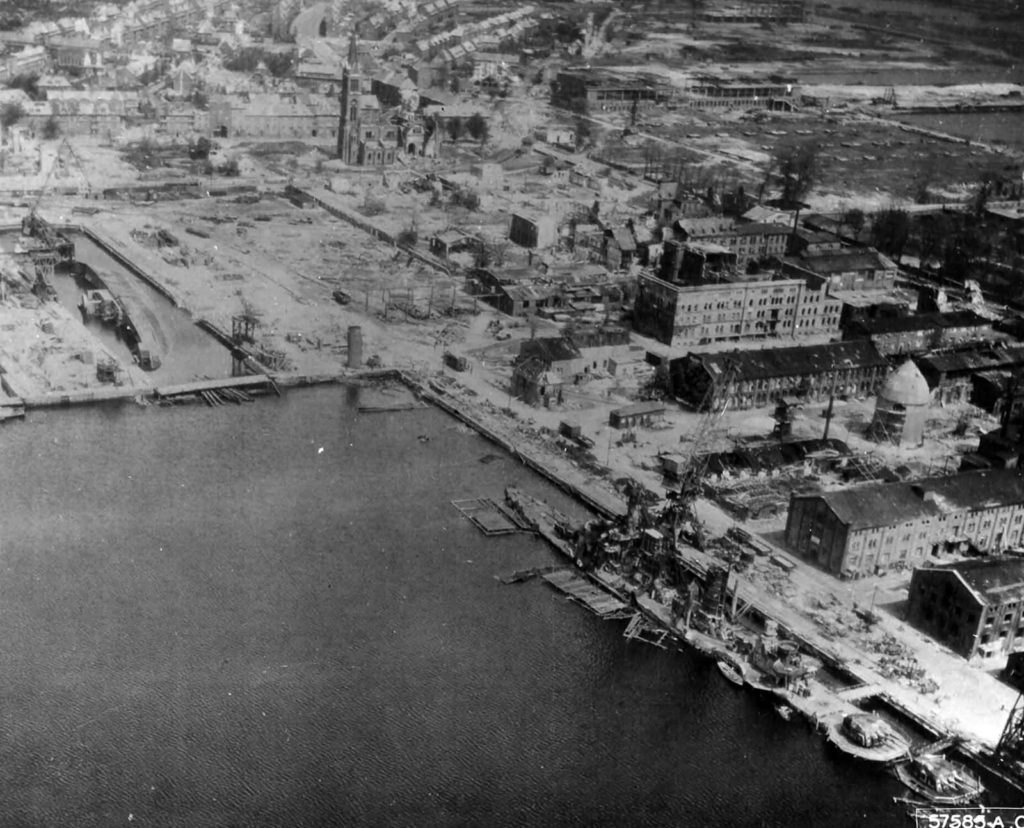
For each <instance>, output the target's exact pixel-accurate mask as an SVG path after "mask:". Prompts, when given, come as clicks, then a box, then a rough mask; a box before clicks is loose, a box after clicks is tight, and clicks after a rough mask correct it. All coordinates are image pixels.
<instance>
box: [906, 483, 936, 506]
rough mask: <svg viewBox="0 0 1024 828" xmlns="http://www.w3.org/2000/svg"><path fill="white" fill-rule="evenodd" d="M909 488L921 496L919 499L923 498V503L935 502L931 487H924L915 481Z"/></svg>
mask: <svg viewBox="0 0 1024 828" xmlns="http://www.w3.org/2000/svg"><path fill="white" fill-rule="evenodd" d="M910 488H911V489H913V491H914V494H916V495H917V496H918V497H919V498H921V500H923V501H924V502H925V503H934V502H935V492H934V491H932V490H931V489H926V488H925V487H924V486H922V485H921V484H920V483H915V484H914V485H913V486H911V487H910Z"/></svg>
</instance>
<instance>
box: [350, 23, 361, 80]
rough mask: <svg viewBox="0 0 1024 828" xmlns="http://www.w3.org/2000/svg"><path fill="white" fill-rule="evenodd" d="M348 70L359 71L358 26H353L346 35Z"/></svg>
mask: <svg viewBox="0 0 1024 828" xmlns="http://www.w3.org/2000/svg"><path fill="white" fill-rule="evenodd" d="M348 71H349V72H358V71H359V27H358V26H353V27H352V33H351V34H350V35H349V37H348Z"/></svg>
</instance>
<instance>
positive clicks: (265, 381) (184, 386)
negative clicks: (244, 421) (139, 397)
mask: <svg viewBox="0 0 1024 828" xmlns="http://www.w3.org/2000/svg"><path fill="white" fill-rule="evenodd" d="M270 383H271V379H270V377H268V376H267V375H266V374H250V375H247V376H244V377H224V378H223V379H212V380H195V381H193V382H186V383H181V384H180V385H163V386H159V387H157V388H156V389H154V392H153V393H154V395H155V396H156V398H157V399H167V398H169V397H182V396H188V395H192V396H196V397H199V398H201V399H203V400H205V401H206V402H207V403H209V404H211V405H217V404H218V402H222V401H230V402H235V401H236V400H237V401H238V402H251V400H252V395H251V394H250V393H249V392H250V391H254V390H260V389H264V388H267V387H268V386H269V385H270ZM210 392H212V394H213V396H209V397H208V396H207V395H208V394H210Z"/></svg>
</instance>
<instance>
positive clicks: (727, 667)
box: [715, 658, 745, 687]
mask: <svg viewBox="0 0 1024 828" xmlns="http://www.w3.org/2000/svg"><path fill="white" fill-rule="evenodd" d="M715 665H716V666H717V667H718V672H720V673H721V674H722V675H723V676H725V677H726V678H727V679H728V680H729V681H731V682H732V683H733V684H735V685H736V686H737V687H742V686H743V685H744V683H745V682H744V679H743V670H742V669H740V667H739V665H738V664H734V663H733V662H731V661H727V660H726V659H724V658H720V659H718V661H716V662H715Z"/></svg>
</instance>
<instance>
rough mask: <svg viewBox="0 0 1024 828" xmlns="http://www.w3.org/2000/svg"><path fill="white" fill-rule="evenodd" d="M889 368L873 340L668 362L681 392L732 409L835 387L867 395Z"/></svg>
mask: <svg viewBox="0 0 1024 828" xmlns="http://www.w3.org/2000/svg"><path fill="white" fill-rule="evenodd" d="M888 370H889V363H887V362H886V361H885V358H884V357H883V356H882V355H881V354H879V353H878V351H877V350H876V349H875V346H874V345H872V344H871V343H870V342H833V343H830V344H828V345H805V346H802V347H791V348H765V349H763V350H757V351H731V352H728V353H725V352H719V353H714V354H689V355H688V356H686V357H683V358H681V359H673V360H671V361H670V362H669V377H670V379H671V383H672V390H673V393H674V394H675V395H676V396H677V397H682V398H683V399H685V400H688V401H690V402H691V403H693V404H695V405H699V404H700V403H701V402H703V401H704V400H705V399H710V400H711V401H712V403H713V404H717V405H721V404H723V403H728V406H729V408H732V409H736V408H758V407H760V406H766V405H771V404H773V403H776V402H778V400H779V399H781V398H782V397H799V398H802V399H804V400H808V401H814V400H822V399H827V398H828V396H829V394H830V393H833V392H834V393H835V394H838V395H846V396H851V397H867V396H871V395H873V394H875V393H876V392H877V391H878V388H879V387H880V386H881V384H882V383H883V382H884V381H885V378H886V375H887V373H888ZM730 380H731V381H730ZM709 391H710V397H709V396H708V394H709Z"/></svg>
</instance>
